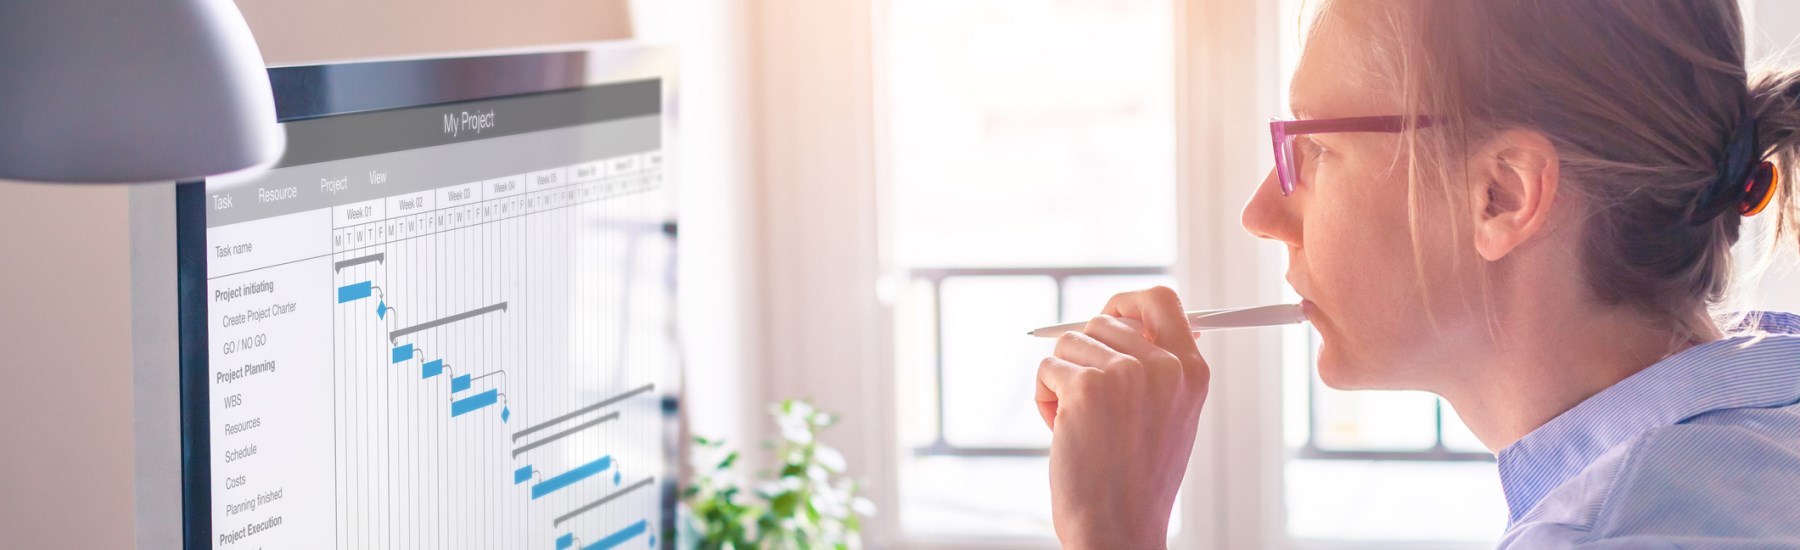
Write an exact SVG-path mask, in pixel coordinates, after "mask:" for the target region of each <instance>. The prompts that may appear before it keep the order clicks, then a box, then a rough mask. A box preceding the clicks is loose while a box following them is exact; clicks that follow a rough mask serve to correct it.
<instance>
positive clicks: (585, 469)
mask: <svg viewBox="0 0 1800 550" xmlns="http://www.w3.org/2000/svg"><path fill="white" fill-rule="evenodd" d="M490 391H491V390H490ZM610 467H612V457H611V456H603V457H600V460H596V461H593V462H589V463H587V464H583V465H581V467H579V468H576V469H573V470H569V471H567V472H563V473H562V475H558V476H556V477H553V478H550V479H546V480H544V482H543V483H539V484H537V485H532V486H531V498H532V500H537V498H538V497H541V496H544V495H548V494H550V493H553V492H556V490H557V489H561V488H563V487H568V486H570V485H574V484H575V482H577V481H581V480H583V479H587V478H590V477H593V476H594V474H598V473H600V472H604V471H606V469H607V468H610Z"/></svg>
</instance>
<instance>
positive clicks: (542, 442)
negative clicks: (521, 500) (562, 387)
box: [513, 411, 619, 458]
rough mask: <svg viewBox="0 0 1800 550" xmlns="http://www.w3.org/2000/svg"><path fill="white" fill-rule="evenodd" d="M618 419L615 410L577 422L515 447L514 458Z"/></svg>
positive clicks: (617, 413)
mask: <svg viewBox="0 0 1800 550" xmlns="http://www.w3.org/2000/svg"><path fill="white" fill-rule="evenodd" d="M618 419H619V412H618V411H613V412H611V413H607V415H606V416H602V417H600V418H595V419H593V420H589V421H587V422H582V423H580V424H577V425H576V426H575V427H573V428H569V429H567V430H563V431H560V432H556V433H554V434H551V435H550V437H546V438H543V439H539V440H537V441H533V442H530V443H526V444H525V445H524V446H522V447H519V448H517V449H513V458H519V455H522V454H525V451H529V450H532V449H536V448H538V447H542V446H544V445H547V444H549V443H550V442H552V441H556V440H558V439H562V438H565V437H568V436H569V434H572V433H575V432H579V431H581V430H585V429H588V428H592V427H594V425H596V424H600V423H602V422H606V421H609V420H618Z"/></svg>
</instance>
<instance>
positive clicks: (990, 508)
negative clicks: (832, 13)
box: [877, 0, 1175, 539]
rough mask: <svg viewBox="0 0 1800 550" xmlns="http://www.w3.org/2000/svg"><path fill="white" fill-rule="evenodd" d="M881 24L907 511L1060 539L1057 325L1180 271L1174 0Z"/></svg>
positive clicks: (938, 525)
mask: <svg viewBox="0 0 1800 550" xmlns="http://www.w3.org/2000/svg"><path fill="white" fill-rule="evenodd" d="M878 21H879V22H878V23H877V25H878V26H879V28H881V29H882V31H883V32H884V36H885V38H886V42H885V43H884V44H882V46H881V47H880V48H878V49H877V51H878V52H880V54H879V57H878V59H879V60H880V61H879V62H880V64H881V66H883V67H884V69H885V74H884V76H885V79H884V80H882V81H880V85H879V88H878V90H879V93H880V94H881V96H882V97H883V98H884V100H885V103H882V104H879V105H880V106H881V107H883V108H884V109H885V126H884V130H885V131H884V136H883V137H884V139H885V143H886V145H887V150H886V152H887V160H888V161H889V162H888V163H887V164H886V166H885V167H886V169H887V172H886V173H885V174H884V175H885V176H886V177H885V180H886V182H887V184H888V185H887V188H886V189H885V195H884V196H885V197H886V198H887V199H888V203H887V204H886V205H885V214H886V215H887V216H886V220H887V223H886V226H885V231H886V234H885V235H884V240H885V242H887V243H888V244H889V245H890V246H891V247H890V248H889V252H888V254H887V260H888V266H887V267H888V268H889V269H890V271H891V272H894V273H899V274H901V275H903V277H902V279H903V280H904V283H903V284H901V285H899V286H900V287H901V290H900V291H898V292H896V293H895V294H894V296H893V298H892V299H893V305H894V307H893V310H894V315H895V318H894V323H893V326H894V327H895V334H894V345H893V349H894V350H896V354H897V356H896V357H895V363H894V364H895V369H896V376H895V378H896V381H897V388H896V390H895V391H896V408H897V413H898V415H897V418H898V426H897V429H898V437H899V442H900V445H899V447H900V450H901V454H902V456H901V457H900V458H899V460H898V468H897V469H898V480H899V483H898V487H897V488H898V490H899V491H900V495H899V508H900V509H899V510H898V511H897V512H898V517H899V519H900V522H901V525H900V527H901V530H902V531H903V532H904V533H906V534H908V535H910V536H915V537H966V536H982V537H992V536H1001V537H1022V538H1043V539H1048V537H1051V536H1052V535H1053V531H1052V528H1051V524H1050V509H1049V502H1050V497H1049V486H1048V483H1047V482H1046V479H1047V478H1048V475H1049V474H1048V466H1047V461H1046V455H1047V447H1046V446H1047V445H1048V443H1049V431H1048V430H1047V429H1045V428H1044V425H1043V421H1042V420H1040V419H1039V417H1038V414H1037V412H1036V411H1037V409H1036V406H1035V405H1034V404H1033V402H1032V393H1033V391H1034V385H1033V381H1034V379H1035V376H1036V370H1037V363H1038V359H1039V358H1041V357H1043V356H1045V355H1047V354H1048V353H1049V352H1050V350H1051V348H1050V346H1051V344H1050V342H1047V341H1040V340H1035V339H1032V338H1030V337H1028V336H1025V335H1024V334H1023V333H1024V331H1025V330H1026V329H1028V328H1032V327H1035V326H1041V325H1046V324H1051V323H1055V322H1060V321H1062V320H1079V319H1084V318H1087V317H1088V316H1091V315H1094V314H1096V313H1098V312H1099V311H1100V308H1101V306H1103V305H1104V304H1105V301H1106V299H1107V298H1109V297H1110V296H1111V295H1112V294H1114V293H1116V292H1120V291H1124V290H1130V289H1137V288H1143V287H1147V286H1151V285H1157V284H1165V285H1167V284H1171V283H1172V280H1171V279H1170V278H1169V277H1168V276H1167V275H1166V273H1167V272H1168V269H1169V266H1170V265H1171V264H1172V263H1173V261H1174V255H1175V246H1174V243H1175V235H1174V231H1175V223H1174V208H1173V206H1172V204H1171V201H1172V199H1173V196H1174V187H1173V186H1174V129H1173V124H1174V109H1173V89H1174V87H1173V86H1174V83H1173V69H1174V66H1173V57H1172V53H1173V50H1172V48H1173V38H1172V34H1173V29H1174V26H1173V25H1172V23H1171V6H1170V2H1169V0H1064V1H1059V2H1036V1H1025V0H979V1H969V0H905V1H894V2H889V3H887V5H886V12H885V14H884V17H882V18H879V20H878Z"/></svg>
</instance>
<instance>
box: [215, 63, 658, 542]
mask: <svg viewBox="0 0 1800 550" xmlns="http://www.w3.org/2000/svg"><path fill="white" fill-rule="evenodd" d="M656 84H657V83H656V82H655V81H639V82H632V83H625V84H613V85H607V86H598V87H593V88H588V89H583V90H575V91H568V92H560V93H557V94H547V95H541V96H528V97H519V98H508V99H502V100H493V101H484V102H473V103H465V104H454V105H448V106H431V107H421V108H415V109H403V110H397V111H387V112H381V113H373V114H369V115H348V116H345V117H341V118H338V119H331V118H327V119H320V120H317V121H303V122H301V123H294V124H290V128H289V138H290V155H289V158H290V159H293V158H296V155H295V154H294V153H292V151H293V150H294V149H293V148H294V147H295V146H296V145H297V146H299V147H300V151H301V153H300V154H299V155H298V157H299V158H306V160H307V162H305V163H303V164H291V165H290V164H288V163H285V162H284V165H283V166H280V167H278V168H277V169H275V170H272V171H270V172H269V173H267V174H264V175H261V176H257V177H256V179H254V180H248V181H229V180H215V181H209V182H208V183H207V184H206V185H205V189H204V197H198V198H199V199H201V200H203V201H204V204H205V206H206V208H207V209H208V210H207V214H208V216H207V229H206V250H207V278H206V287H207V297H208V303H207V310H208V315H207V320H208V323H209V326H208V327H207V328H208V333H209V338H208V342H209V343H208V347H207V355H208V365H209V367H208V371H209V372H208V375H209V377H208V378H209V379H208V385H209V386H208V393H209V398H208V401H209V407H210V422H209V424H210V434H209V436H210V455H211V456H210V465H211V472H210V473H211V475H210V482H211V497H212V498H211V521H212V541H211V542H212V546H213V547H215V548H279V547H292V548H326V547H336V548H556V549H558V550H561V549H564V548H583V549H596V550H605V549H609V548H646V547H658V546H660V545H661V544H662V543H663V542H664V541H659V537H661V536H662V533H661V532H660V522H658V521H657V518H658V515H659V514H660V513H661V499H662V495H661V494H660V491H659V490H658V489H657V486H658V484H659V483H662V482H665V481H666V480H664V479H661V478H660V475H661V472H662V468H663V467H664V464H663V454H662V453H663V450H664V449H663V447H664V441H663V438H664V435H665V434H664V429H663V424H662V419H661V418H660V415H661V414H662V412H661V410H660V405H661V404H660V401H659V395H660V392H659V389H658V384H659V383H662V382H663V379H662V377H663V376H665V375H666V374H667V371H668V370H669V369H668V367H669V365H672V364H673V363H672V361H673V357H674V356H675V354H674V351H673V347H672V346H673V344H672V339H671V338H670V337H669V326H670V324H669V323H670V321H669V315H670V313H669V312H670V310H671V309H672V308H671V303H670V295H669V281H670V277H671V269H672V262H673V247H672V243H671V242H670V239H671V235H670V234H669V232H668V229H669V227H670V226H669V223H668V222H669V220H670V219H671V218H670V216H669V206H668V198H667V195H668V193H667V192H666V190H665V189H664V186H663V183H664V182H663V153H662V148H661V120H660V101H654V102H646V101H644V98H645V97H651V98H660V96H659V95H658V94H659V93H660V91H659V89H658V88H656V87H655V85H656ZM646 88H648V90H646ZM647 91H648V93H646V92H647ZM634 103H635V104H636V106H635V107H629V105H632V104H634ZM620 105H627V106H628V107H625V108H621V107H620ZM557 111H562V112H561V113H560V115H559V113H558V112H557ZM465 113H476V114H475V115H473V116H464V114H465ZM371 119H379V120H378V121H377V122H379V123H381V124H384V125H386V124H416V123H418V122H419V121H423V120H426V119H431V120H432V121H433V122H439V121H441V124H442V129H443V131H444V133H446V134H450V136H449V138H448V139H446V138H445V137H444V136H442V135H432V134H423V135H421V134H418V133H412V134H403V133H394V134H393V135H394V136H401V137H400V138H399V139H398V140H394V139H389V140H385V141H379V142H370V143H368V144H366V146H363V147H349V148H346V147H344V146H343V144H342V143H341V141H342V140H345V139H350V138H351V136H349V135H346V133H347V132H353V131H354V129H355V128H356V127H357V126H358V125H365V126H366V125H368V124H370V123H371ZM521 120H522V121H525V122H522V123H521V122H514V124H513V125H512V126H508V122H509V121H521ZM453 122H454V123H455V124H456V128H455V129H454V130H453V129H452V127H451V125H452V123H453ZM465 124H466V125H467V126H466V127H465ZM483 134H486V135H483ZM296 138H298V139H300V140H308V139H330V140H336V141H334V142H333V143H330V144H325V145H324V147H323V148H321V147H320V144H313V143H306V142H304V141H303V142H301V143H294V140H295V139H296ZM408 140H414V141H413V142H412V143H411V145H425V146H423V147H417V146H414V147H407V146H406V145H408V143H407V141H408ZM396 141H398V142H399V143H396ZM309 147H310V148H313V149H310V150H312V151H317V150H333V151H338V152H339V153H338V154H336V155H315V156H313V157H311V158H307V151H309V149H308V148H309ZM371 151H373V152H375V154H367V155H357V153H359V152H371ZM339 157H342V158H339ZM190 194H191V193H190ZM326 396H328V397H329V398H326Z"/></svg>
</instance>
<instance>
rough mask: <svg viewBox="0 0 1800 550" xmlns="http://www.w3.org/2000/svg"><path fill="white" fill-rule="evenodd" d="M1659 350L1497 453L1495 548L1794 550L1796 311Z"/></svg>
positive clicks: (1799, 458) (1799, 474) (1799, 378)
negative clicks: (1499, 533) (1503, 516)
mask: <svg viewBox="0 0 1800 550" xmlns="http://www.w3.org/2000/svg"><path fill="white" fill-rule="evenodd" d="M1757 327H1758V328H1759V329H1760V330H1762V331H1763V332H1766V333H1768V335H1767V336H1762V337H1755V336H1736V337H1731V338H1726V339H1723V340H1719V341H1717V342H1711V343H1707V344H1702V345H1699V346H1694V347H1693V348H1690V349H1688V350H1686V351H1683V352H1681V353H1678V354H1675V355H1673V356H1670V357H1669V358H1667V359H1663V360H1662V361H1659V362H1657V363H1656V364H1654V365H1651V366H1650V367H1649V368H1646V369H1644V370H1643V371H1640V372H1638V373H1637V374H1634V375H1632V376H1630V377H1629V378H1626V379H1624V380H1622V381H1620V382H1619V383H1617V384H1614V385H1613V386H1612V387H1610V388H1607V389H1605V390H1603V391H1601V392H1600V393H1598V394H1595V395H1594V396H1593V397H1590V398H1588V399H1587V400H1586V401H1582V402H1581V404H1579V405H1576V406H1575V408H1572V409H1569V410H1568V412H1565V413H1563V414H1562V415H1560V416H1557V417H1556V418H1555V419H1552V420H1551V421H1550V422H1548V423H1545V424H1544V425H1543V426H1541V427H1539V428H1538V429H1536V430H1534V431H1532V432H1531V433H1530V434H1528V435H1526V436H1525V437H1524V438H1522V439H1520V440H1519V441H1518V442H1516V443H1513V444H1512V446H1509V447H1507V448H1505V449H1502V450H1501V451H1500V454H1499V456H1498V460H1499V467H1500V485H1501V488H1502V489H1503V490H1504V492H1505V493H1506V504H1507V508H1508V510H1509V512H1510V514H1511V518H1510V519H1511V522H1510V523H1509V525H1508V526H1507V529H1506V535H1505V537H1504V538H1503V539H1502V540H1501V541H1500V547H1501V548H1509V549H1510V548H1568V547H1582V548H1800V316H1795V315H1790V314H1781V313H1769V314H1763V316H1762V318H1761V319H1760V320H1759V321H1758V325H1757Z"/></svg>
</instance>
